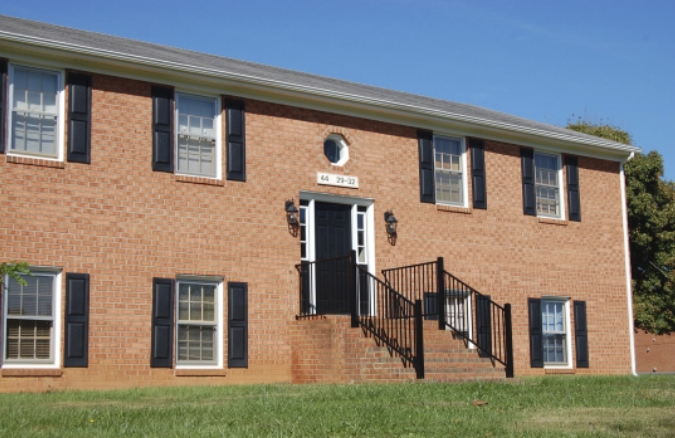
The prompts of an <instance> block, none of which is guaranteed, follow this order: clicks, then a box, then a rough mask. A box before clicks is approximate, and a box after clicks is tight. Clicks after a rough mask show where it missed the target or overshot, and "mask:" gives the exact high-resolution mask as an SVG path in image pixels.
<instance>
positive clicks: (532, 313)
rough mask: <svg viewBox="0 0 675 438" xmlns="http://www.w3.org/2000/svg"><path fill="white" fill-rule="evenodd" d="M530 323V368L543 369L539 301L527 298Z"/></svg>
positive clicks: (542, 337) (542, 339)
mask: <svg viewBox="0 0 675 438" xmlns="http://www.w3.org/2000/svg"><path fill="white" fill-rule="evenodd" d="M527 307H528V309H529V323H530V366H531V367H532V368H543V367H544V336H543V330H542V326H541V299H539V298H528V299H527Z"/></svg>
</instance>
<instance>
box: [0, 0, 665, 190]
mask: <svg viewBox="0 0 675 438" xmlns="http://www.w3.org/2000/svg"><path fill="white" fill-rule="evenodd" d="M0 14H5V15H12V16H16V17H22V18H28V19H33V20H38V21H46V22H49V23H54V24H59V25H63V26H69V27H75V28H79V29H85V30H91V31H96V32H102V33H107V34H112V35H118V36H124V37H128V38H135V39H140V40H145V41H151V42H156V43H161V44H167V45H170V46H176V47H182V48H187V49H191V50H196V51H201V52H208V53H213V54H217V55H222V56H228V57H233V58H238V59H244V60H248V61H255V62H260V63H264V64H269V65H275V66H279V67H285V68H290V69H294V70H300V71H305V72H309V73H315V74H321V75H326V76H331V77H336V78H340V79H345V80H351V81H356V82H361V83H365V84H370V85H376V86H381V87H386V88H392V89H396V90H401V91H407V92H411V93H417V94H422V95H426V96H432V97H437V98H441V99H447V100H452V101H457V102H464V103H469V104H473V105H478V106H482V107H486V108H490V109H494V110H498V111H503V112H506V113H510V114H514V115H518V116H521V117H526V118H529V119H533V120H538V121H541V122H546V123H550V124H554V125H559V126H564V125H566V124H567V122H568V121H569V120H576V118H577V117H578V116H581V117H584V118H586V119H588V120H591V121H593V122H604V123H611V124H614V125H617V126H620V127H622V128H623V129H625V130H627V131H629V132H630V133H631V134H632V135H633V142H634V144H636V145H637V146H640V147H641V148H643V150H644V151H645V152H648V151H650V150H653V149H656V150H658V151H659V152H660V153H661V154H662V155H663V156H664V158H665V167H666V178H667V179H670V180H675V135H674V133H673V130H674V129H675V26H673V20H674V19H675V1H672V0H640V1H628V0H592V1H591V0H585V1H578V0H564V1H553V0H550V1H545V0H538V1H534V0H531V1H519V0H509V1H496V0H492V1H476V0H474V1H471V0H450V1H441V0H415V1H413V0H387V1H385V0H299V1H263V0H246V1H241V0H240V1H236V2H235V1H222V0H221V1H213V0H210V1H205V0H182V1H174V0H164V1H161V2H150V1H143V0H136V1H128V0H115V1H110V2H108V1H106V2H100V3H99V2H92V1H91V0H90V1H81V0H67V1H61V2H57V1H54V0H50V1H42V0H7V1H4V2H2V3H0Z"/></svg>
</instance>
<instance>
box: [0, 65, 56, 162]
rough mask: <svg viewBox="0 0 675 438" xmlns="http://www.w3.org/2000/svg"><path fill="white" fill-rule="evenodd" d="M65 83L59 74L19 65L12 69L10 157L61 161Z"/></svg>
mask: <svg viewBox="0 0 675 438" xmlns="http://www.w3.org/2000/svg"><path fill="white" fill-rule="evenodd" d="M61 81H62V79H61V74H60V73H58V72H54V71H49V70H42V69H37V68H32V67H24V66H17V65H14V66H12V67H11V68H10V98H9V104H10V111H9V124H8V125H9V130H8V131H9V152H10V153H12V154H18V155H28V156H35V157H40V158H42V157H44V158H48V159H60V158H61V150H60V149H61V148H60V144H61V141H60V124H61V120H62V119H63V117H62V113H63V108H62V104H61V95H62V92H63V85H62V83H61Z"/></svg>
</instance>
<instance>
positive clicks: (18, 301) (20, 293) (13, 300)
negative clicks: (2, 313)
mask: <svg viewBox="0 0 675 438" xmlns="http://www.w3.org/2000/svg"><path fill="white" fill-rule="evenodd" d="M22 278H23V279H24V280H25V281H26V285H25V286H24V285H22V284H21V283H19V282H18V281H16V280H14V279H13V278H10V279H9V285H8V291H7V313H8V315H20V316H52V301H53V284H54V278H53V277H52V276H43V275H34V276H22Z"/></svg>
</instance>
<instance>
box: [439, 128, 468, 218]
mask: <svg viewBox="0 0 675 438" xmlns="http://www.w3.org/2000/svg"><path fill="white" fill-rule="evenodd" d="M434 179H435V181H434V183H435V186H436V203H438V204H450V205H457V206H460V207H466V199H467V182H466V145H465V143H464V139H462V138H454V137H447V136H441V135H434Z"/></svg>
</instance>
